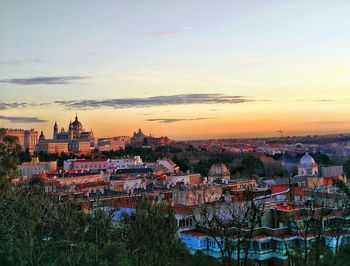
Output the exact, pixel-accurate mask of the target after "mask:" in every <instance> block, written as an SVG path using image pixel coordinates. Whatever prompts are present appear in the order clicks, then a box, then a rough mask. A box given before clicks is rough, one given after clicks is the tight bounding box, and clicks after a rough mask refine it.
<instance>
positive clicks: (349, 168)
mask: <svg viewBox="0 0 350 266" xmlns="http://www.w3.org/2000/svg"><path fill="white" fill-rule="evenodd" d="M344 172H345V174H346V176H348V177H350V159H349V160H347V161H346V162H345V163H344Z"/></svg>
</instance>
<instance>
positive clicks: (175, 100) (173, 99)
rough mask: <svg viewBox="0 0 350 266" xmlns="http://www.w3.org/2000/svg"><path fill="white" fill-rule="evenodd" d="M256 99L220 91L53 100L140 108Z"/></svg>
mask: <svg viewBox="0 0 350 266" xmlns="http://www.w3.org/2000/svg"><path fill="white" fill-rule="evenodd" d="M255 101H257V100H255V99H252V98H249V97H245V96H232V95H225V94H220V93H207V94H178V95H170V96H153V97H146V98H121V99H106V100H70V101H55V103H56V104H59V105H62V106H64V107H66V108H68V109H90V108H99V107H110V108H141V107H151V106H166V105H191V104H239V103H247V102H255Z"/></svg>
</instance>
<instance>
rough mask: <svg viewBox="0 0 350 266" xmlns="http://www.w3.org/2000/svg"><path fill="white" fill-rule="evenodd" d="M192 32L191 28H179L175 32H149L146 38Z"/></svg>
mask: <svg viewBox="0 0 350 266" xmlns="http://www.w3.org/2000/svg"><path fill="white" fill-rule="evenodd" d="M191 31H192V29H191V28H190V27H187V26H179V27H178V28H177V29H174V30H167V31H154V32H149V33H147V34H146V36H169V35H175V34H182V33H189V32H191Z"/></svg>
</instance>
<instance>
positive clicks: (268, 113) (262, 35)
mask: <svg viewBox="0 0 350 266" xmlns="http://www.w3.org/2000/svg"><path fill="white" fill-rule="evenodd" d="M349 14H350V1H348V0H346V1H321V0H318V1H311V0H310V1H234V0H229V1H204V0H199V1H188V0H186V1H185V0H183V1H182V0H180V1H170V0H169V1H167V0H165V1H164V0H162V1H141V0H140V1H76V0H75V1H68V0H67V1H46V0H45V1H39V0H36V1H30V0H27V1H6V0H0V123H1V124H0V126H5V127H11V128H35V129H36V130H38V131H41V130H43V131H44V133H45V135H46V136H47V137H50V136H51V135H52V127H53V124H54V122H55V120H57V123H58V125H59V127H62V126H63V127H65V128H67V126H68V123H69V120H70V119H74V116H75V113H76V112H77V113H78V116H79V119H80V121H81V122H82V124H83V126H84V128H85V129H86V130H93V131H94V133H95V136H97V137H103V136H118V135H131V134H132V133H133V131H135V130H137V129H138V128H142V130H143V131H144V132H145V133H146V134H149V133H152V134H153V135H155V136H161V135H163V136H164V135H167V136H169V137H170V138H173V139H198V138H220V137H251V136H278V133H277V132H276V130H279V129H282V130H283V131H284V132H285V134H286V135H299V134H326V133H337V132H342V133H346V132H350V107H349V104H350V19H349Z"/></svg>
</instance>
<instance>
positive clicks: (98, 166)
mask: <svg viewBox="0 0 350 266" xmlns="http://www.w3.org/2000/svg"><path fill="white" fill-rule="evenodd" d="M107 165H108V160H107V159H68V160H65V161H64V163H63V168H64V170H65V171H68V170H77V171H80V170H86V171H87V170H89V171H105V170H106V169H107V168H108V166H107Z"/></svg>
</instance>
